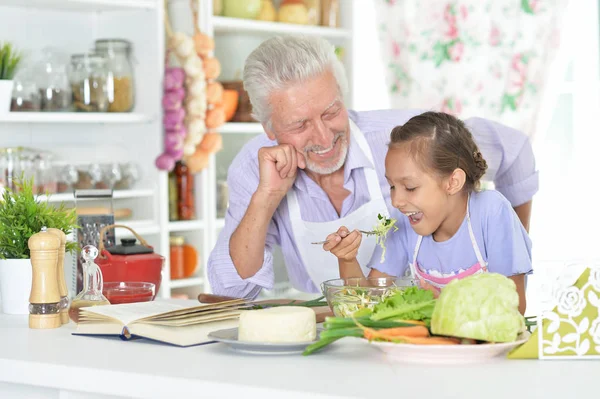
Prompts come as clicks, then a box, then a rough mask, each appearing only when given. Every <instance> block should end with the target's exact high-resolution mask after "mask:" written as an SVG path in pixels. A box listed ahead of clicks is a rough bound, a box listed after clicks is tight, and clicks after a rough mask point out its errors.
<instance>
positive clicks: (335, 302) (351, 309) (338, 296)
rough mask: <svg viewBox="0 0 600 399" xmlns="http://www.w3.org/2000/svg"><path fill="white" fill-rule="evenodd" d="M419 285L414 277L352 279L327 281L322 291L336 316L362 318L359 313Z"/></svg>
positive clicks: (323, 284) (322, 286)
mask: <svg viewBox="0 0 600 399" xmlns="http://www.w3.org/2000/svg"><path fill="white" fill-rule="evenodd" d="M417 285H418V284H417V280H415V279H413V278H412V277H378V278H364V277H363V278H361V277H352V278H346V279H343V278H338V279H333V280H327V281H325V282H323V283H322V284H321V291H322V292H323V295H324V296H325V299H326V300H327V303H328V304H329V307H330V308H331V310H332V311H333V314H334V315H335V316H337V317H350V316H351V315H355V316H360V313H361V312H359V311H361V310H363V309H368V310H372V309H373V307H374V306H375V305H377V304H378V303H379V302H382V301H383V300H384V299H386V298H387V297H389V296H391V295H393V294H394V293H396V292H398V291H399V290H403V289H406V288H408V287H413V286H417ZM355 312H359V313H356V314H355ZM363 312H366V310H364V311H363Z"/></svg>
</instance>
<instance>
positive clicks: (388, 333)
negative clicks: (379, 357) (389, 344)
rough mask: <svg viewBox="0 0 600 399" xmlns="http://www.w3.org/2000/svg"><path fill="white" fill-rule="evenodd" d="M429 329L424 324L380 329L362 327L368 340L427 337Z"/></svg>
mask: <svg viewBox="0 0 600 399" xmlns="http://www.w3.org/2000/svg"><path fill="white" fill-rule="evenodd" d="M428 336H429V330H428V329H427V327H424V326H414V327H393V328H383V329H381V330H374V329H372V328H365V329H364V337H365V338H367V339H368V340H372V339H374V338H381V339H385V340H391V339H394V338H395V337H420V338H424V337H428Z"/></svg>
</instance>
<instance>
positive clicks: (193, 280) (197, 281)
mask: <svg viewBox="0 0 600 399" xmlns="http://www.w3.org/2000/svg"><path fill="white" fill-rule="evenodd" d="M201 284H204V278H203V277H190V278H182V279H177V280H171V282H170V283H169V286H170V287H171V289H173V288H185V287H193V286H195V285H201Z"/></svg>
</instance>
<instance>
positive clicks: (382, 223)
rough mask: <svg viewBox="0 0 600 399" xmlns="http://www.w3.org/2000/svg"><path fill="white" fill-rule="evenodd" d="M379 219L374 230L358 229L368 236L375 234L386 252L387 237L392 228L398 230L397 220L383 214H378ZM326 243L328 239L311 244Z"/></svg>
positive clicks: (378, 242)
mask: <svg viewBox="0 0 600 399" xmlns="http://www.w3.org/2000/svg"><path fill="white" fill-rule="evenodd" d="M377 219H378V220H379V221H378V223H377V224H376V225H375V227H373V230H371V231H365V230H358V231H360V232H361V233H362V234H365V235H368V236H371V235H374V236H375V238H376V242H377V244H378V245H379V246H381V248H382V249H383V252H384V254H385V239H386V237H387V234H388V232H389V231H390V230H392V229H393V230H394V231H396V230H398V227H396V222H397V220H396V219H394V218H388V217H385V216H382V215H381V214H378V215H377ZM326 243H327V240H324V241H317V242H313V243H311V244H316V245H323V244H326Z"/></svg>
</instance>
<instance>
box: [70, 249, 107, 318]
mask: <svg viewBox="0 0 600 399" xmlns="http://www.w3.org/2000/svg"><path fill="white" fill-rule="evenodd" d="M81 256H82V258H83V260H84V263H83V289H82V290H81V292H80V293H79V294H77V296H76V297H75V298H73V301H72V302H71V308H70V309H69V317H70V318H71V320H73V321H74V322H75V323H78V322H79V312H80V309H81V308H85V307H88V306H100V305H110V302H109V301H108V299H106V297H105V296H104V295H103V294H102V285H103V280H102V271H101V270H100V267H99V266H98V265H97V264H96V263H95V262H94V260H95V259H96V257H98V248H96V247H95V246H93V245H86V246H85V247H83V249H82V250H81Z"/></svg>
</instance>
